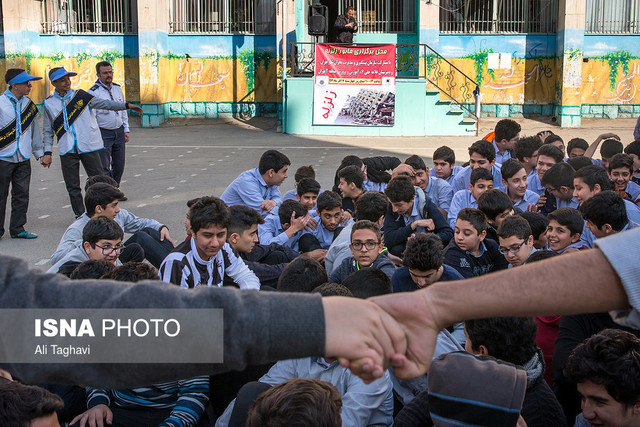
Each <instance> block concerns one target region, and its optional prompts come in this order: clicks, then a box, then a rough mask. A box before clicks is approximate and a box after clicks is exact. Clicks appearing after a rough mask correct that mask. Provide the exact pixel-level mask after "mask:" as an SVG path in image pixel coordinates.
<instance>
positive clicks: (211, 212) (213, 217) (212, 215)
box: [189, 196, 231, 235]
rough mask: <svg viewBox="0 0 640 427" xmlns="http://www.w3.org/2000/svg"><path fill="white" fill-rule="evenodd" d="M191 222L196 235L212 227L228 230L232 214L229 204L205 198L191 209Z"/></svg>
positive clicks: (214, 198) (212, 198) (217, 199)
mask: <svg viewBox="0 0 640 427" xmlns="http://www.w3.org/2000/svg"><path fill="white" fill-rule="evenodd" d="M189 221H190V222H191V230H192V231H193V234H194V235H195V234H196V233H197V232H198V231H200V230H201V229H203V228H207V227H210V226H211V225H216V226H218V227H221V228H228V227H229V223H230V222H231V213H230V212H229V207H228V206H227V204H226V203H225V202H223V201H222V200H221V199H219V198H217V197H213V196H205V197H201V198H200V200H198V201H197V202H196V203H194V205H193V206H191V207H190V208H189Z"/></svg>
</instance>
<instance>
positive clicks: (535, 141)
mask: <svg viewBox="0 0 640 427" xmlns="http://www.w3.org/2000/svg"><path fill="white" fill-rule="evenodd" d="M540 147H542V141H540V138H538V137H537V136H526V137H524V138H520V139H519V140H518V142H516V148H515V154H516V159H518V160H519V161H520V163H522V165H523V166H527V169H528V170H532V169H535V167H536V163H537V162H538V150H539V149H540Z"/></svg>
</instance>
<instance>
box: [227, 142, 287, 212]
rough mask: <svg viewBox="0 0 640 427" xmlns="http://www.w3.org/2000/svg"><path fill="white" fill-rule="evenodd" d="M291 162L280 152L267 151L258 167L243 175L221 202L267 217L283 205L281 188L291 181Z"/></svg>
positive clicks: (233, 183)
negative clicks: (246, 207) (247, 208)
mask: <svg viewBox="0 0 640 427" xmlns="http://www.w3.org/2000/svg"><path fill="white" fill-rule="evenodd" d="M289 165H291V161H290V160H289V158H288V157H287V156H285V155H284V154H282V153H281V152H279V151H276V150H267V151H265V152H264V153H263V154H262V156H261V157H260V162H259V163H258V167H257V168H255V169H250V170H248V171H245V172H242V173H241V174H240V176H238V177H237V178H236V179H235V180H233V182H232V183H231V184H229V186H228V187H227V188H226V190H224V192H223V193H222V195H221V196H220V198H221V199H222V200H223V201H224V202H225V203H226V204H227V206H233V205H244V206H249V207H250V208H251V209H255V210H256V211H258V212H260V213H261V214H262V216H266V215H267V214H269V212H271V211H273V209H274V208H275V207H276V206H277V205H278V204H280V202H281V201H282V198H281V196H280V185H282V183H283V182H284V180H285V179H287V170H288V169H289Z"/></svg>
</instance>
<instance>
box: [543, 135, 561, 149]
mask: <svg viewBox="0 0 640 427" xmlns="http://www.w3.org/2000/svg"><path fill="white" fill-rule="evenodd" d="M556 141H560V142H562V145H564V140H563V139H562V137H561V136H560V135H556V134H555V133H552V134H551V135H549V136H548V137H546V138H545V140H544V142H543V144H542V145H548V144H551V143H554V142H556ZM556 148H558V147H556ZM558 149H559V148H558Z"/></svg>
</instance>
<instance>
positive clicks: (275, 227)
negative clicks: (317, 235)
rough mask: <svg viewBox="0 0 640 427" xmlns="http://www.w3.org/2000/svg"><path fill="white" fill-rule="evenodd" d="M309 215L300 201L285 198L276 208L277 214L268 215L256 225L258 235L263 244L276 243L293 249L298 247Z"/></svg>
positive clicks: (309, 217) (309, 218) (296, 249)
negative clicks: (262, 221)
mask: <svg viewBox="0 0 640 427" xmlns="http://www.w3.org/2000/svg"><path fill="white" fill-rule="evenodd" d="M310 220H311V216H309V213H308V211H307V208H306V207H304V206H303V205H302V204H301V203H300V202H296V201H294V200H285V201H284V202H282V205H280V208H279V209H278V215H269V216H267V217H266V218H265V222H264V224H260V225H259V226H258V237H259V239H260V243H262V244H263V245H270V244H271V243H277V244H279V245H283V246H289V247H290V248H292V249H293V250H295V251H298V252H302V250H301V249H299V241H300V237H302V235H303V234H305V233H306V231H305V230H304V228H305V227H306V225H307V224H308V223H309V221H310Z"/></svg>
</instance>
